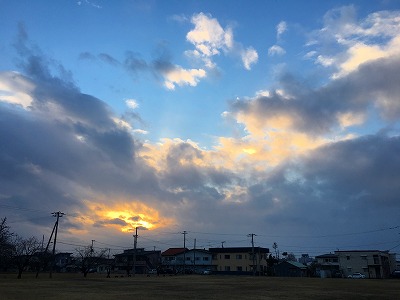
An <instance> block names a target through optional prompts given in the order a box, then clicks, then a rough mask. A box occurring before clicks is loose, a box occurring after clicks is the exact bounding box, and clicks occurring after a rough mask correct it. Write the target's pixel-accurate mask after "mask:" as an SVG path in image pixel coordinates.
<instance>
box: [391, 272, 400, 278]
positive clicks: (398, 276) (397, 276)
mask: <svg viewBox="0 0 400 300" xmlns="http://www.w3.org/2000/svg"><path fill="white" fill-rule="evenodd" d="M390 277H392V278H400V271H393V273H392V274H391V275H390Z"/></svg>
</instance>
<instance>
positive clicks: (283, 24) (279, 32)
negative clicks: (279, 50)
mask: <svg viewBox="0 0 400 300" xmlns="http://www.w3.org/2000/svg"><path fill="white" fill-rule="evenodd" d="M286 31H287V23H286V22H285V21H281V22H279V24H278V25H276V37H277V38H278V39H279V38H280V37H281V35H282V34H284V33H285V32H286Z"/></svg>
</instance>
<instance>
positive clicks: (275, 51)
mask: <svg viewBox="0 0 400 300" xmlns="http://www.w3.org/2000/svg"><path fill="white" fill-rule="evenodd" d="M285 53H286V51H285V49H283V48H282V47H281V46H278V45H273V46H271V47H270V48H269V49H268V55H269V56H274V55H284V54H285Z"/></svg>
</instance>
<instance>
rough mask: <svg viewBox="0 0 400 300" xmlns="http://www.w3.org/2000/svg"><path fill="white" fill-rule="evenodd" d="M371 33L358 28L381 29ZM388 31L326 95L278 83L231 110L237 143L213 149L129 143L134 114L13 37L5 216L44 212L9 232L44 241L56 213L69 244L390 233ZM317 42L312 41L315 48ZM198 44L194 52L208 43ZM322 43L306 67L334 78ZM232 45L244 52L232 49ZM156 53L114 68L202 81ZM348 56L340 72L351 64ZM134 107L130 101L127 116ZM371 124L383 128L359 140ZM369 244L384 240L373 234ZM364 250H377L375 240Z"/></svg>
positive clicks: (226, 139)
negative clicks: (140, 236)
mask: <svg viewBox="0 0 400 300" xmlns="http://www.w3.org/2000/svg"><path fill="white" fill-rule="evenodd" d="M379 15H380V16H381V20H382V21H383V22H384V23H385V24H395V22H394V21H393V22H394V23H393V22H392V23H390V22H389V23H388V22H387V16H388V15H385V14H381V13H380V14H379ZM382 16H383V17H382ZM385 16H386V17H385ZM206 17H207V16H206ZM208 18H209V19H212V18H211V17H208ZM332 18H333V17H332ZM332 18H331V19H329V20H327V21H326V22H327V23H326V26H325V28H326V30H325V31H329V30H333V29H332V28H333V27H335V26H336V29H335V30H336V31H335V30H333V31H332V32H338V30H339V29H340V30H342V29H341V28H342V27H341V26H345V27H346V26H347V25H346V24H348V22H349V21H348V20H353V21H352V22H353V23H354V24H356V25H357V24H358V23H357V22H355V21H354V20H355V19H354V15H352V13H351V10H350V11H349V12H348V13H346V14H344V15H343V17H342V19H341V21H340V22H339V23H340V24H337V22H336V21H335V19H332ZM371 20H376V18H375V19H374V18H372V17H371ZM363 22H364V21H363V20H362V21H361V24H363ZM215 24H216V23H215V22H211V25H213V26H216V25H215ZM374 24H375V23H374ZM328 25H329V26H331V27H329V26H328ZM358 25H359V24H358ZM207 26H208V25H207ZM332 26H333V27H332ZM376 26H377V25H376ZM376 26H375V25H374V26H369V27H368V26H364V27H361V28H363V29H364V30H366V29H368V28H369V29H370V31H371V32H375V31H376V32H379V30H381V29H379V30H378V29H377V28H378V27H376ZM195 28H196V27H195ZM206 28H208V27H206ZM213 28H214V27H213ZM221 28H222V27H221ZM388 28H389V29H388V31H389V33H390V31H392V27H391V26H389V27H388ZM214 29H215V28H214ZM222 30H223V32H226V31H227V30H226V29H222ZM367 31H368V30H367ZM207 32H208V31H207ZM210 32H214V31H211V30H210ZM340 32H341V31H340ZM343 32H344V31H343ZM393 32H394V31H393ZM362 34H363V35H364V36H366V34H367V33H365V32H363V33H362ZM371 34H372V33H371ZM393 34H394V33H393ZM393 34H392V35H390V34H386V35H385V38H387V41H386V42H385V43H384V47H379V49H378V48H376V49H377V50H380V51H384V52H385V55H383V56H381V57H380V58H378V57H377V56H376V55H375V57H374V58H368V59H366V60H364V61H362V62H361V63H358V62H357V61H355V63H354V66H349V67H348V68H347V69H346V72H345V73H343V74H341V76H339V77H337V78H335V79H327V80H326V81H324V84H323V85H319V86H318V85H316V84H314V83H309V82H307V80H306V79H304V78H296V77H294V75H292V74H290V73H283V74H282V76H281V77H280V79H279V80H278V81H277V82H275V83H274V87H270V88H264V89H262V90H260V91H258V92H256V93H255V95H254V96H252V97H243V98H238V99H236V100H235V101H233V102H232V103H230V106H229V108H228V109H227V111H226V112H224V113H223V116H224V118H225V120H230V121H232V123H230V124H235V126H233V128H232V130H233V132H234V134H233V135H232V136H219V137H215V140H216V144H215V145H214V147H211V148H210V149H204V148H202V147H201V145H200V144H198V143H196V142H195V141H192V140H182V139H179V138H176V139H162V140H160V141H159V143H152V142H150V141H143V140H140V139H138V138H137V137H136V136H134V135H133V134H132V133H140V132H141V129H138V128H136V127H135V126H133V125H132V124H131V123H132V122H129V121H132V120H135V121H140V120H141V119H140V116H139V115H138V114H137V113H136V111H129V112H128V113H127V114H125V115H123V116H119V115H117V114H116V113H115V112H113V111H112V109H111V108H110V107H109V106H108V105H107V104H106V103H105V102H104V101H102V100H101V99H98V98H97V97H95V96H93V95H87V94H84V93H83V92H81V91H80V89H79V87H78V86H77V85H76V84H75V83H74V80H73V77H72V74H70V72H68V71H67V70H65V69H64V68H63V67H62V66H61V65H60V64H58V63H57V62H56V61H54V60H52V59H50V58H49V57H46V56H45V55H43V54H42V53H40V51H36V50H34V49H35V47H29V43H28V42H27V34H26V32H25V31H24V30H20V33H19V42H18V43H17V44H16V46H17V50H18V53H19V54H20V59H19V61H18V67H19V68H20V72H12V71H5V72H1V73H0V89H1V96H0V99H1V101H0V136H1V139H2V146H1V147H0V166H1V168H0V190H1V195H0V198H1V200H2V205H10V206H15V207H21V208H35V209H38V210H41V211H44V212H45V214H46V219H45V221H43V220H36V219H31V218H30V217H31V214H32V213H31V212H30V211H25V210H22V209H17V210H15V211H11V213H12V214H13V217H14V219H16V220H20V219H23V220H25V221H24V222H18V223H17V224H16V226H20V228H23V226H25V228H24V232H28V231H29V230H32V233H34V234H36V233H37V232H46V230H48V229H51V228H52V225H53V224H52V222H53V220H52V218H47V214H48V212H51V211H58V210H61V211H64V212H67V215H66V216H65V217H64V218H63V220H62V222H63V223H62V226H61V227H62V230H63V232H62V233H63V238H66V239H70V238H71V239H72V238H77V237H78V236H79V237H80V238H81V239H83V240H86V241H87V240H90V239H93V238H95V239H97V237H98V238H99V239H100V240H102V239H107V240H112V239H114V240H115V241H116V242H114V243H118V244H120V243H119V242H118V241H120V240H123V239H124V238H126V236H127V235H126V233H127V232H131V230H132V229H133V228H135V227H136V226H137V227H140V228H148V229H152V230H148V232H146V234H151V232H155V233H157V230H160V231H161V232H162V231H163V229H165V228H168V230H174V231H175V230H176V232H179V231H180V230H181V229H182V228H185V229H189V230H191V231H193V232H196V230H197V231H198V232H215V233H219V234H220V233H224V232H232V228H236V229H237V230H236V229H235V234H240V233H242V232H244V233H245V234H247V233H248V232H254V228H263V229H262V230H261V231H262V232H261V233H260V234H259V235H258V237H257V238H258V239H259V240H258V241H257V242H259V243H260V244H262V245H269V244H271V241H272V240H275V239H279V241H278V242H279V243H280V244H283V245H285V241H286V243H287V244H288V245H293V239H295V238H299V236H300V235H304V236H307V235H308V236H311V237H312V238H315V237H316V236H317V235H318V234H320V235H325V236H327V235H328V234H327V232H329V233H332V232H333V233H338V232H339V233H340V232H344V233H348V228H352V231H354V232H356V231H366V230H367V229H370V228H382V227H386V226H393V222H397V220H398V211H399V202H398V201H397V199H396V195H398V194H399V185H398V182H399V181H400V178H399V174H398V170H399V168H400V161H399V159H398V153H399V149H400V140H399V133H398V122H399V120H400V103H399V101H397V100H398V95H399V94H400V90H399V89H400V88H399V85H398V80H397V78H398V70H399V69H400V57H399V55H398V54H397V52H395V51H394V52H390V51H392V50H393V49H395V47H394V44H395V42H396V38H392V36H393ZM322 35H323V32H322V33H321V32H319V33H318V35H317V37H319V38H320V39H319V41H320V42H321V41H322V40H323V38H322ZM200 36H201V35H199V36H197V37H196V39H197V40H198V41H199V43H198V44H199V45H200V44H201V43H203V44H205V45H206V46H209V45H208V44H207V42H206V39H204V40H203V41H202V42H200V41H201V39H200ZM330 37H332V35H330ZM209 40H212V39H209ZM351 40H352V38H351V37H348V36H342V37H341V39H340V42H341V43H342V45H345V46H346V47H347V48H346V47H345V48H344V49H345V51H344V52H341V54H348V53H350V52H348V50H349V49H350V47H352V48H351V49H357V48H354V47H355V46H356V45H357V43H350V44H347V43H346V41H351ZM364 44H365V45H366V43H364ZM316 45H317V44H314V46H313V47H316V49H315V50H311V51H315V52H312V53H311V54H309V55H308V56H307V57H308V58H309V59H317V58H318V57H321V61H322V59H323V58H324V59H326V58H332V59H333V61H332V63H331V65H330V67H332V68H333V67H336V68H338V67H339V66H340V63H339V60H338V59H339V58H340V57H341V56H340V55H339V56H338V55H336V54H335V53H334V52H332V53H322V48H319V47H317V46H316ZM358 46H359V47H361V46H362V45H361V44H358ZM224 47H225V48H226V49H228V47H227V46H223V47H221V48H216V49H217V50H218V51H219V52H220V54H222V53H224V51H225V50H224V49H225V48H224ZM362 47H363V46H362ZM362 47H361V48H358V49H363V48H362ZM233 48H236V50H238V49H242V48H240V47H237V44H236V43H233ZM233 48H229V49H231V50H230V51H234V49H233ZM205 49H206V48H204V49H203V50H204V51H205V52H201V51H200V49H197V48H196V49H195V50H196V51H198V53H199V54H201V55H203V54H204V53H208V52H206V50H205ZM209 49H212V47H211V48H209ZM247 49H249V48H247ZM390 49H391V50H390ZM389 50H390V51H389ZM311 51H310V52H311ZM310 52H309V53H310ZM210 53H212V52H210ZM377 53H378V52H377ZM389 53H390V54H389ZM156 54H157V55H156V57H155V58H154V59H153V60H152V61H145V60H143V59H142V58H141V57H140V55H139V54H135V53H127V55H126V60H123V61H122V63H121V64H120V67H121V66H124V68H126V70H129V71H130V72H132V73H135V72H145V71H146V72H154V74H155V75H156V76H160V77H161V78H162V81H163V82H164V83H165V84H169V86H170V87H171V88H175V87H176V86H180V85H182V86H184V85H189V86H195V85H196V84H198V83H199V82H200V80H201V79H202V78H205V76H206V75H207V73H206V71H205V69H203V68H190V69H186V68H183V67H181V66H179V65H176V64H174V63H172V58H171V56H170V55H169V53H167V52H162V51H161V52H159V53H156ZM216 55H217V54H216ZM110 57H111V58H113V57H114V56H112V55H110ZM214 57H215V56H210V58H214ZM250 57H251V56H250ZM253 57H254V56H253ZM355 57H360V53H358V52H356V54H355V55H354V58H355ZM81 58H82V59H90V60H92V59H97V60H99V61H100V57H99V55H91V54H90V53H87V52H86V53H84V55H82V56H81ZM350 58H351V56H346V57H345V58H343V60H342V61H341V62H342V63H344V62H352V59H350ZM104 59H106V56H104ZM253 59H254V58H253ZM325 61H326V62H329V61H328V60H325ZM355 65H357V66H355ZM248 66H249V67H250V66H251V59H250V60H249V61H248ZM343 69H344V67H343ZM337 70H339V69H337ZM337 70H336V71H333V72H334V73H335V72H338V71H337ZM207 71H208V70H207ZM136 103H137V102H136V101H134V99H128V100H127V102H126V104H127V105H128V106H130V107H131V108H132V109H134V108H136V107H137V106H136ZM376 117H377V118H378V120H376V119H375V118H376ZM372 126H374V128H378V129H381V130H380V131H378V133H371V134H370V135H364V134H365V132H371V129H370V127H372ZM243 128H244V130H243ZM388 158H390V159H388ZM2 209H3V207H2ZM9 212H10V211H7V213H9ZM3 213H5V212H4V211H3ZM366 220H367V221H366ZM371 220H372V221H371ZM367 223H368V224H367ZM366 226H368V228H367V229H366ZM32 228H34V229H32ZM238 228H239V229H238ZM332 228H334V229H332ZM153 229H154V231H153ZM16 230H18V228H17V229H16ZM121 230H122V231H124V233H122V232H121ZM263 230H264V231H263ZM164 236H165V235H164ZM288 236H290V238H289V237H288ZM304 236H302V237H301V240H302V241H305V243H307V247H308V248H307V249H315V248H311V247H321V246H320V245H321V243H323V244H324V247H332V248H331V249H335V248H337V247H340V248H342V247H346V246H348V245H352V244H351V243H349V242H352V240H353V238H354V237H353V236H352V237H351V239H349V241H346V240H345V239H344V238H343V237H339V238H326V239H323V240H322V239H307V240H306V238H304ZM100 237H101V238H100ZM167 238H168V237H167ZM372 238H373V239H374V240H379V239H380V238H382V239H384V241H388V240H389V239H390V238H391V237H390V234H386V233H385V232H383V233H382V232H379V235H375V236H372ZM157 239H158V238H157ZM362 239H363V238H360V239H358V241H357V243H359V241H360V240H362ZM365 241H366V242H368V243H371V242H370V241H371V236H370V235H368V236H366V237H365ZM181 242H182V240H181V239H179V242H177V244H178V245H181ZM169 243H171V241H169ZM172 243H174V242H172ZM239 243H240V241H233V242H232V244H234V245H238V244H239ZM244 243H246V245H249V244H250V243H249V241H245V242H244ZM299 243H300V242H299ZM317 249H321V248H317ZM324 249H325V248H324ZM307 251H308V250H307ZM318 251H319V250H318ZM318 254H320V253H318Z"/></svg>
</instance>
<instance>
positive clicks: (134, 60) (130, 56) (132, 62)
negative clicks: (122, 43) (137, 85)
mask: <svg viewBox="0 0 400 300" xmlns="http://www.w3.org/2000/svg"><path fill="white" fill-rule="evenodd" d="M124 67H125V68H126V69H127V70H128V71H129V72H133V73H137V72H141V71H146V70H148V68H149V66H148V65H147V62H146V61H145V60H144V59H142V58H140V55H139V54H137V53H134V52H132V51H128V52H127V53H126V55H125V60H124Z"/></svg>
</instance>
